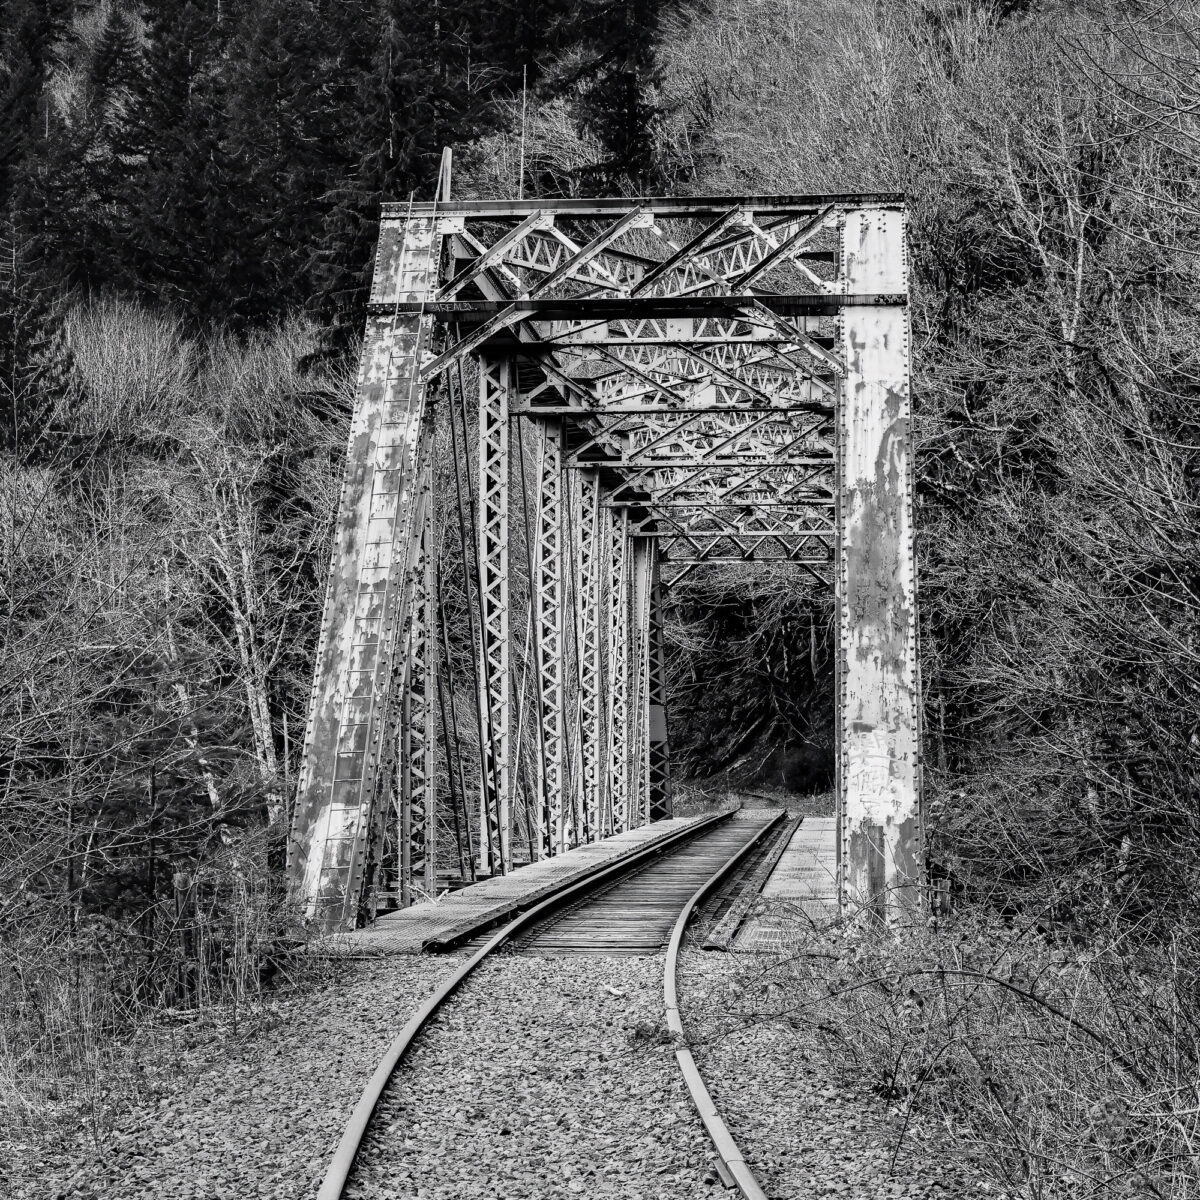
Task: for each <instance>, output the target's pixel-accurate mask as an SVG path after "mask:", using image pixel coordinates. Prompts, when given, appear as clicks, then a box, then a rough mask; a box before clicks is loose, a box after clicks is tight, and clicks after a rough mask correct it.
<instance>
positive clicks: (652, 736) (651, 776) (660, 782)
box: [646, 542, 672, 821]
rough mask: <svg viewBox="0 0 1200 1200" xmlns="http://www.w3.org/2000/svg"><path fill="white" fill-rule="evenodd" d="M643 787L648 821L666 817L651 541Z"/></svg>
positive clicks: (666, 767) (663, 679)
mask: <svg viewBox="0 0 1200 1200" xmlns="http://www.w3.org/2000/svg"><path fill="white" fill-rule="evenodd" d="M646 787H647V803H648V806H649V816H650V820H651V821H665V820H667V819H668V818H669V817H670V816H671V813H672V803H671V753H670V747H669V744H668V741H667V662H666V614H665V612H664V606H663V586H662V577H661V571H660V569H659V558H658V553H657V549H656V547H655V544H654V543H653V542H652V543H651V550H650V606H649V627H648V629H647V633H646Z"/></svg>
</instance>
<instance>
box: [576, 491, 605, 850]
mask: <svg viewBox="0 0 1200 1200" xmlns="http://www.w3.org/2000/svg"><path fill="white" fill-rule="evenodd" d="M578 482H579V489H578V496H579V513H578V532H577V538H576V544H575V552H576V553H575V570H576V573H577V574H576V580H577V591H576V603H575V617H576V631H577V638H578V641H577V645H578V656H579V756H580V762H581V767H582V795H581V797H580V800H581V810H582V817H583V829H582V839H581V840H583V841H595V840H596V839H597V838H598V837H600V836H602V830H601V823H602V807H603V801H602V796H603V784H602V772H603V770H604V758H605V755H604V711H603V703H602V696H601V692H600V685H601V679H602V670H601V657H602V645H601V639H602V637H603V621H604V611H603V604H602V597H603V593H602V591H601V584H600V478H599V473H598V472H594V471H582V472H580V474H579V481H578Z"/></svg>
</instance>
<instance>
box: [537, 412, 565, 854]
mask: <svg viewBox="0 0 1200 1200" xmlns="http://www.w3.org/2000/svg"><path fill="white" fill-rule="evenodd" d="M538 430H539V435H540V437H539V445H538V472H537V479H536V481H535V486H536V489H537V490H536V492H535V498H536V499H537V500H538V524H537V547H536V552H535V556H534V573H533V592H534V594H533V595H532V596H531V597H530V603H531V604H533V605H534V606H535V622H536V625H535V634H536V653H537V668H538V690H539V696H540V700H541V714H542V732H541V750H542V770H541V777H540V779H539V780H538V787H539V796H538V813H539V823H540V825H541V842H542V845H541V853H542V856H543V857H546V856H549V855H552V854H561V853H562V852H563V850H565V849H566V845H567V832H566V815H567V808H566V753H565V748H566V740H565V738H564V729H563V723H564V721H565V719H566V711H565V705H564V702H563V701H564V691H563V651H564V641H565V636H564V620H565V613H566V605H565V603H564V595H563V471H562V421H560V420H557V419H554V418H543V419H542V420H541V421H539V422H538Z"/></svg>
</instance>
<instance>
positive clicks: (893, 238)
mask: <svg viewBox="0 0 1200 1200" xmlns="http://www.w3.org/2000/svg"><path fill="white" fill-rule="evenodd" d="M841 279H842V284H843V287H844V288H845V289H846V290H847V292H854V293H869V292H880V293H903V292H905V290H906V288H907V271H906V261H905V250H904V213H903V210H901V209H898V208H894V207H893V208H876V209H871V208H862V209H855V210H852V211H850V212H848V213H847V214H846V217H845V227H844V230H843V235H842V270H841ZM841 348H842V354H843V355H844V358H845V363H846V370H845V377H844V380H843V390H842V397H841V404H840V405H839V406H838V441H839V445H840V450H841V454H840V462H839V466H838V474H839V488H838V535H839V536H838V557H839V562H838V572H837V583H838V606H837V607H838V614H839V623H840V654H839V658H838V681H837V687H838V700H839V703H838V709H839V715H840V728H839V747H838V751H839V753H838V767H839V770H838V775H839V778H838V817H839V837H840V845H839V850H840V858H841V874H842V902H843V904H845V905H848V906H851V907H862V908H866V909H869V910H871V911H873V912H875V913H877V914H878V915H879V916H881V917H885V918H887V919H895V918H896V917H898V916H899V915H900V914H901V913H903V912H904V911H905V910H907V909H911V908H913V907H916V906H919V904H920V902H921V897H922V891H921V888H920V884H921V881H922V868H923V856H922V847H921V812H920V797H919V761H918V754H919V745H920V740H919V730H918V695H917V617H916V577H915V568H914V557H913V524H912V485H911V462H910V398H909V382H908V376H909V335H908V312H907V309H906V308H904V307H901V306H899V305H896V306H871V307H867V306H863V307H859V306H849V307H847V308H845V309H843V311H842V315H841Z"/></svg>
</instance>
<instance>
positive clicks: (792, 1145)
mask: <svg viewBox="0 0 1200 1200" xmlns="http://www.w3.org/2000/svg"><path fill="white" fill-rule="evenodd" d="M738 965H739V964H738V956H737V955H734V954H712V953H701V952H698V951H695V950H690V951H685V952H684V953H683V954H682V955H681V956H680V960H679V981H678V982H679V994H680V1002H681V1017H682V1020H683V1027H684V1034H685V1036H686V1038H687V1040H688V1044H689V1046H690V1047H691V1050H692V1054H693V1056H694V1057H695V1059H696V1064H697V1066H698V1068H699V1070H700V1074H701V1076H702V1078H703V1079H704V1081H705V1084H706V1085H707V1086H708V1089H709V1091H710V1093H711V1094H712V1097H713V1100H714V1102H715V1104H716V1107H717V1111H718V1112H719V1113H720V1114H721V1116H722V1117H723V1119H724V1120H725V1123H726V1125H727V1126H728V1127H729V1131H730V1133H731V1134H732V1135H733V1138H734V1141H736V1142H737V1144H738V1146H739V1148H740V1149H741V1151H742V1154H743V1155H744V1156H745V1159H746V1162H747V1163H748V1164H749V1166H750V1168H751V1170H752V1171H753V1172H754V1174H755V1177H756V1178H757V1179H758V1182H759V1184H760V1185H761V1186H762V1188H763V1190H764V1191H765V1192H766V1193H767V1195H768V1196H770V1197H772V1198H773V1200H790V1198H791V1197H804V1198H805V1200H807V1198H808V1197H823V1196H832V1197H842V1198H845V1200H959V1198H960V1197H968V1196H969V1197H973V1198H975V1197H980V1196H987V1195H989V1194H992V1195H994V1194H995V1193H989V1192H988V1191H987V1185H986V1184H985V1183H983V1182H982V1180H981V1179H980V1178H978V1177H976V1176H975V1175H973V1173H971V1172H970V1171H969V1168H968V1167H967V1166H966V1164H964V1163H963V1161H962V1159H961V1157H960V1156H959V1155H958V1154H957V1152H956V1149H955V1147H954V1144H953V1141H952V1139H951V1138H950V1136H949V1134H948V1133H947V1131H946V1130H944V1129H943V1128H942V1127H941V1126H940V1125H935V1124H933V1123H931V1122H929V1121H927V1120H921V1119H918V1118H916V1117H913V1118H912V1119H911V1120H909V1121H908V1122H907V1123H906V1122H905V1119H904V1117H903V1115H902V1114H901V1113H900V1112H899V1111H898V1110H897V1109H896V1108H895V1106H889V1105H888V1104H887V1103H886V1102H885V1101H883V1100H882V1099H881V1098H880V1097H879V1096H878V1095H876V1094H873V1093H872V1092H871V1091H870V1090H868V1089H867V1088H865V1087H864V1088H855V1087H852V1086H848V1085H847V1084H846V1083H844V1082H843V1081H840V1080H838V1079H837V1078H836V1076H835V1073H834V1072H832V1071H831V1070H830V1069H829V1066H828V1063H827V1055H826V1053H825V1051H824V1049H823V1048H822V1045H821V1041H820V1034H819V1032H818V1031H816V1030H814V1029H812V1027H811V1026H808V1025H803V1024H799V1023H797V1025H796V1026H795V1027H793V1026H791V1025H790V1024H784V1023H781V1022H774V1021H767V1020H763V1019H757V1020H743V1019H741V1018H740V1016H739V1013H740V1011H741V1010H742V1009H743V1007H744V1005H743V1002H742V994H741V991H740V985H739V970H738Z"/></svg>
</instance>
